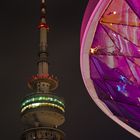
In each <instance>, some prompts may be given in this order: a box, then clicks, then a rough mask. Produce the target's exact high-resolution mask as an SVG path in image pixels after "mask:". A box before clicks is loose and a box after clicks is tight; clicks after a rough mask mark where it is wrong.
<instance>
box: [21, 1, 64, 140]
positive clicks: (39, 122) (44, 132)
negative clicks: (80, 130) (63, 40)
mask: <svg viewBox="0 0 140 140" xmlns="http://www.w3.org/2000/svg"><path fill="white" fill-rule="evenodd" d="M38 28H39V30H40V46H39V55H38V62H37V65H38V73H37V74H36V75H34V76H32V78H31V80H30V81H29V82H28V87H29V88H30V89H31V90H32V91H33V92H32V94H29V95H27V96H26V97H25V98H24V99H23V100H22V102H21V121H22V123H23V124H24V126H25V131H24V132H23V134H22V136H21V140H63V139H64V133H63V131H61V130H59V129H58V127H59V126H60V125H62V124H63V123H64V121H65V117H64V113H65V103H64V100H63V99H62V98H60V97H58V96H56V95H55V94H54V93H53V91H54V90H55V89H56V88H57V87H58V80H57V77H55V76H53V75H50V74H49V71H48V54H47V46H48V43H47V33H48V31H49V27H48V25H47V22H46V0H41V18H40V24H39V26H38Z"/></svg>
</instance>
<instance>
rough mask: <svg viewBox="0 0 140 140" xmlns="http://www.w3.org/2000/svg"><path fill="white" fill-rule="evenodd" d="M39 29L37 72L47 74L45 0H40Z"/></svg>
mask: <svg viewBox="0 0 140 140" xmlns="http://www.w3.org/2000/svg"><path fill="white" fill-rule="evenodd" d="M39 29H40V52H39V62H38V74H48V58H47V45H48V44H47V32H48V30H49V28H48V26H47V23H46V0H41V19H40V25H39Z"/></svg>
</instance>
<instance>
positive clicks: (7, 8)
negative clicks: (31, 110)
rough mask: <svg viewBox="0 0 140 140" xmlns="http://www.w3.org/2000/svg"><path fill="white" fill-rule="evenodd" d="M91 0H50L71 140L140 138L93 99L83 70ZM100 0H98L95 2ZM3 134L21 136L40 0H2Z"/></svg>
mask: <svg viewBox="0 0 140 140" xmlns="http://www.w3.org/2000/svg"><path fill="white" fill-rule="evenodd" d="M87 2H88V0H48V5H47V10H48V15H47V17H48V23H49V25H50V32H49V38H48V40H49V48H48V49H49V60H50V63H51V64H50V73H52V74H56V75H57V76H58V78H59V80H60V86H59V88H58V90H57V91H56V92H57V95H58V96H63V97H64V98H65V101H66V111H67V112H66V123H65V124H64V126H63V129H64V131H65V132H66V140H103V139H104V140H138V139H137V138H136V137H134V136H133V135H131V134H129V133H128V132H126V131H125V130H124V129H122V128H121V127H120V126H118V125H117V124H115V123H114V122H113V121H112V120H110V119H109V118H108V117H107V116H106V115H105V114H104V113H103V112H102V111H101V110H100V109H99V108H98V107H97V106H96V105H95V103H94V102H93V101H92V99H91V98H90V96H89V95H88V92H87V90H86V88H85V86H84V84H83V80H82V77H81V73H80V63H79V62H80V61H79V52H80V43H79V37H80V26H81V22H82V16H83V13H84V10H85V8H86V4H87ZM96 3H97V0H95V4H96ZM0 17H1V20H0V44H1V45H0V46H1V51H0V65H1V69H0V79H1V80H0V85H1V86H0V87H1V102H0V110H1V113H0V118H1V119H0V131H1V132H0V137H1V138H0V139H3V140H9V139H11V140H19V139H20V134H21V132H22V129H23V127H22V124H21V122H20V102H21V100H22V98H23V97H24V96H25V95H27V94H28V93H31V92H32V91H31V90H29V89H28V88H27V81H28V79H30V77H31V76H32V75H33V74H36V71H37V68H36V58H37V57H36V56H37V52H38V47H39V45H38V44H39V32H38V30H37V25H38V23H39V0H11V1H9V0H8V1H4V0H3V1H2V2H1V4H0Z"/></svg>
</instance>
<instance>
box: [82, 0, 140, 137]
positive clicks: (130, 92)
mask: <svg viewBox="0 0 140 140" xmlns="http://www.w3.org/2000/svg"><path fill="white" fill-rule="evenodd" d="M93 1H94V0H90V1H89V4H88V7H87V10H86V12H85V16H84V19H83V24H82V29H81V71H82V76H83V79H84V83H85V85H86V87H87V89H88V92H89V94H90V96H91V97H92V99H93V100H94V101H95V102H96V104H97V105H98V106H99V107H100V108H101V109H102V110H103V112H105V113H106V114H107V115H108V116H109V117H110V118H111V119H113V120H114V121H115V122H117V123H118V124H119V125H121V126H122V127H124V128H125V129H127V130H128V131H129V132H131V133H132V134H134V135H135V136H137V137H139V138H140V123H139V121H140V51H139V50H140V12H139V9H140V2H139V0H106V1H105V0H100V1H99V3H98V4H97V6H96V8H95V9H93V7H92V6H91V5H90V4H91V3H92V2H93Z"/></svg>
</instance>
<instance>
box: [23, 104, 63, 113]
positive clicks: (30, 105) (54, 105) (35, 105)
mask: <svg viewBox="0 0 140 140" xmlns="http://www.w3.org/2000/svg"><path fill="white" fill-rule="evenodd" d="M41 106H51V107H56V108H58V109H60V110H61V111H62V112H65V110H64V108H63V107H61V106H58V105H56V104H52V103H33V104H29V105H27V106H25V107H23V108H22V109H21V113H23V112H24V111H25V110H26V109H31V108H37V107H41Z"/></svg>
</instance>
